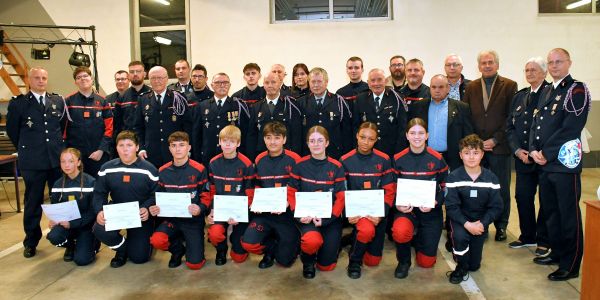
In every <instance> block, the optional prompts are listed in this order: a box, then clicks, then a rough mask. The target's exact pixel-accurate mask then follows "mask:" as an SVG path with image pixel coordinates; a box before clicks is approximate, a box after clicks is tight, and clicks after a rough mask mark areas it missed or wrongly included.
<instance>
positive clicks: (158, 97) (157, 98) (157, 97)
mask: <svg viewBox="0 0 600 300" xmlns="http://www.w3.org/2000/svg"><path fill="white" fill-rule="evenodd" d="M156 101H158V103H159V104H160V105H162V101H160V95H156Z"/></svg>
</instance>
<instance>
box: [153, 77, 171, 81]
mask: <svg viewBox="0 0 600 300" xmlns="http://www.w3.org/2000/svg"><path fill="white" fill-rule="evenodd" d="M166 79H167V77H150V81H160V80H166Z"/></svg>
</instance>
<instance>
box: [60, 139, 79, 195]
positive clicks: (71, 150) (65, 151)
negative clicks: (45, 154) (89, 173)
mask: <svg viewBox="0 0 600 300" xmlns="http://www.w3.org/2000/svg"><path fill="white" fill-rule="evenodd" d="M63 154H71V155H73V156H74V157H75V158H77V160H78V161H79V166H77V170H79V199H81V198H83V182H84V181H85V180H84V177H83V162H82V161H81V151H79V150H77V149H75V148H65V149H63V151H61V152H60V157H62V156H63ZM62 173H63V176H62V183H61V191H60V197H59V198H58V200H59V202H60V200H61V199H62V196H63V190H64V189H65V182H66V181H67V174H65V172H62Z"/></svg>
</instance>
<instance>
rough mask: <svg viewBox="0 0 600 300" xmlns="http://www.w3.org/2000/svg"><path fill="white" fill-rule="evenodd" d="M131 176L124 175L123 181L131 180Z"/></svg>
mask: <svg viewBox="0 0 600 300" xmlns="http://www.w3.org/2000/svg"><path fill="white" fill-rule="evenodd" d="M130 181H131V177H130V176H129V175H123V182H130Z"/></svg>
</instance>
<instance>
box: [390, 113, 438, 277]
mask: <svg viewBox="0 0 600 300" xmlns="http://www.w3.org/2000/svg"><path fill="white" fill-rule="evenodd" d="M428 137H429V135H428V133H427V123H425V121H423V119H420V118H414V119H412V120H410V121H409V122H408V125H407V126H406V139H407V140H408V142H409V147H408V148H406V149H404V150H403V151H401V152H400V153H398V154H396V155H395V156H394V165H395V167H394V168H395V171H396V175H397V176H398V178H405V179H416V180H427V181H435V182H436V183H437V184H436V194H435V207H434V208H428V207H418V208H417V207H412V206H398V205H397V206H396V213H395V216H394V223H393V225H392V237H393V238H394V241H395V242H396V258H397V259H398V266H397V267H396V271H395V272H394V276H395V277H396V278H405V277H406V276H408V269H409V268H410V264H411V246H413V247H414V248H415V252H416V256H417V257H416V262H417V265H419V266H420V267H422V268H431V267H433V266H434V265H435V262H436V256H437V246H438V242H439V241H440V235H441V234H442V223H443V221H442V219H443V212H442V203H443V202H444V201H443V200H444V196H443V194H442V192H443V187H444V181H445V180H446V176H447V175H448V165H446V162H445V161H444V158H443V157H442V155H441V154H440V153H439V152H437V151H435V150H433V149H432V148H429V147H427V146H426V143H427V138H428ZM401 192H402V191H398V193H401Z"/></svg>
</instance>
